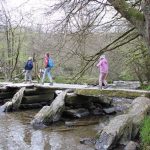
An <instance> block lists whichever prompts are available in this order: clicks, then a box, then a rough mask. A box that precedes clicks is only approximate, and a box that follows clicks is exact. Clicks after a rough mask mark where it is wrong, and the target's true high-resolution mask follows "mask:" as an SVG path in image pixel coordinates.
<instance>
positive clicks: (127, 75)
mask: <svg viewBox="0 0 150 150" xmlns="http://www.w3.org/2000/svg"><path fill="white" fill-rule="evenodd" d="M119 78H120V80H125V81H129V80H133V78H132V76H131V75H130V73H128V71H127V70H124V71H122V72H121V73H120V76H119Z"/></svg>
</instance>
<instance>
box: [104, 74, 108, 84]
mask: <svg viewBox="0 0 150 150" xmlns="http://www.w3.org/2000/svg"><path fill="white" fill-rule="evenodd" d="M107 75H108V73H105V75H104V86H107Z"/></svg>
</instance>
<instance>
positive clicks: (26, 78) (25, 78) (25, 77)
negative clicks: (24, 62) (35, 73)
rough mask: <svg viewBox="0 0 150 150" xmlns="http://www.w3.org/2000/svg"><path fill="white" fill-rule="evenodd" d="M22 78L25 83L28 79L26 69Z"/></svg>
mask: <svg viewBox="0 0 150 150" xmlns="http://www.w3.org/2000/svg"><path fill="white" fill-rule="evenodd" d="M24 80H25V83H27V80H28V70H26V71H25V74H24Z"/></svg>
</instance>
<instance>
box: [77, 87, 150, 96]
mask: <svg viewBox="0 0 150 150" xmlns="http://www.w3.org/2000/svg"><path fill="white" fill-rule="evenodd" d="M75 93H76V94H77V95H85V96H94V97H96V96H101V95H105V96H109V97H124V98H136V97H140V96H142V95H143V96H146V97H150V91H144V90H128V89H103V90H101V89H88V88H86V89H76V90H75Z"/></svg>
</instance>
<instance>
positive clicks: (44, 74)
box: [42, 68, 47, 84]
mask: <svg viewBox="0 0 150 150" xmlns="http://www.w3.org/2000/svg"><path fill="white" fill-rule="evenodd" d="M46 74H47V68H45V70H44V73H43V77H42V84H44V80H45V77H46Z"/></svg>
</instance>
